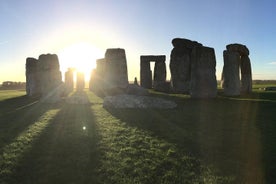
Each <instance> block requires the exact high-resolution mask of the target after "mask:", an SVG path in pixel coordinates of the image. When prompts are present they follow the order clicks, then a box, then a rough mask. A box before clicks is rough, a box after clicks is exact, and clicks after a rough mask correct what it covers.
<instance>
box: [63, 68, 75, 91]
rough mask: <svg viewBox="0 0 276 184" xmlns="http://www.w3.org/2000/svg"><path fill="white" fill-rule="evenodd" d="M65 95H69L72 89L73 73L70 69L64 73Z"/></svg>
mask: <svg viewBox="0 0 276 184" xmlns="http://www.w3.org/2000/svg"><path fill="white" fill-rule="evenodd" d="M64 82H65V93H66V94H69V93H70V92H72V91H73V89H74V71H73V69H72V68H68V71H67V72H65V80H64Z"/></svg>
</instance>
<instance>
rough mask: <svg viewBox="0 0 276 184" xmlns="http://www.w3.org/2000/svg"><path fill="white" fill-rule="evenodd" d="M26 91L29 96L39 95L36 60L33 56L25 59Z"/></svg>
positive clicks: (39, 87)
mask: <svg viewBox="0 0 276 184" xmlns="http://www.w3.org/2000/svg"><path fill="white" fill-rule="evenodd" d="M26 93H27V96H29V97H34V96H39V95H40V93H41V86H40V79H39V73H38V60H37V59H35V58H27V59H26Z"/></svg>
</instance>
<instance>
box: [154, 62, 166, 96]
mask: <svg viewBox="0 0 276 184" xmlns="http://www.w3.org/2000/svg"><path fill="white" fill-rule="evenodd" d="M166 75H167V73H166V64H165V60H164V61H156V62H155V65H154V76H153V89H155V90H156V91H163V88H164V85H165V84H166Z"/></svg>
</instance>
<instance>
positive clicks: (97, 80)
mask: <svg viewBox="0 0 276 184" xmlns="http://www.w3.org/2000/svg"><path fill="white" fill-rule="evenodd" d="M106 64H107V62H106V60H105V59H104V58H103V59H97V60H96V68H95V69H94V70H93V71H92V72H91V75H90V81H89V89H90V91H93V92H95V93H96V94H98V95H100V94H102V93H103V90H104V88H105V86H106V82H105V76H106V75H105V74H106Z"/></svg>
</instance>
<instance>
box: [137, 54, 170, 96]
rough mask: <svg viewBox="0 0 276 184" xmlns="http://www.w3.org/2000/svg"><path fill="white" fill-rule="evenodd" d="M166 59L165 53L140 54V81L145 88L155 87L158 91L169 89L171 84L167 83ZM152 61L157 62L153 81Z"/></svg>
mask: <svg viewBox="0 0 276 184" xmlns="http://www.w3.org/2000/svg"><path fill="white" fill-rule="evenodd" d="M165 61H166V56H165V55H145V56H140V83H141V86H142V87H143V88H146V89H151V88H152V87H153V89H154V90H156V91H162V92H167V91H168V87H169V85H168V84H167V83H166V75H167V73H166V63H165ZM150 62H155V65H154V76H153V79H154V81H153V82H152V71H151V69H150Z"/></svg>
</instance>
